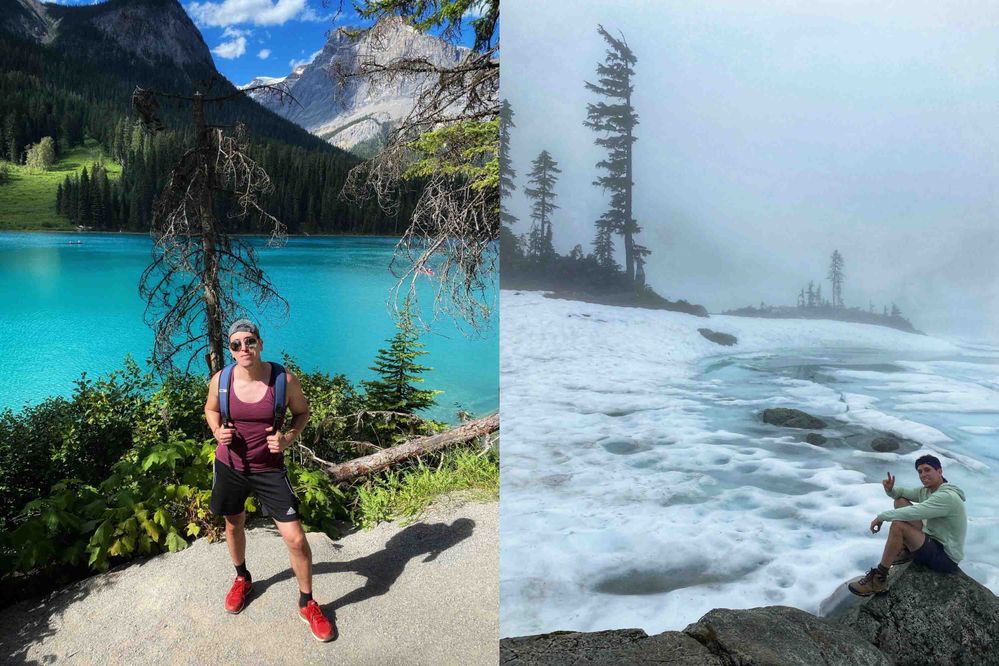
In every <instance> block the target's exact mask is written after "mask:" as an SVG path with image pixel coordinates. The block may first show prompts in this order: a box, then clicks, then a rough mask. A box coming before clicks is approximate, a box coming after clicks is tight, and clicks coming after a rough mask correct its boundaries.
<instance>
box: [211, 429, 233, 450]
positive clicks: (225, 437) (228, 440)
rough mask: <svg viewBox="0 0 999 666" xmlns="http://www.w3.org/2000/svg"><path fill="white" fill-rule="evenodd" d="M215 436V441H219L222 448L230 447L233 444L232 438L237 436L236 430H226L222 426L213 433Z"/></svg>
mask: <svg viewBox="0 0 999 666" xmlns="http://www.w3.org/2000/svg"><path fill="white" fill-rule="evenodd" d="M212 434H213V435H215V441H217V442H218V443H219V444H221V445H222V446H229V445H230V444H232V436H233V435H234V434H236V429H235V428H226V427H225V426H224V425H220V426H219V427H218V428H216V429H215V432H213V433H212Z"/></svg>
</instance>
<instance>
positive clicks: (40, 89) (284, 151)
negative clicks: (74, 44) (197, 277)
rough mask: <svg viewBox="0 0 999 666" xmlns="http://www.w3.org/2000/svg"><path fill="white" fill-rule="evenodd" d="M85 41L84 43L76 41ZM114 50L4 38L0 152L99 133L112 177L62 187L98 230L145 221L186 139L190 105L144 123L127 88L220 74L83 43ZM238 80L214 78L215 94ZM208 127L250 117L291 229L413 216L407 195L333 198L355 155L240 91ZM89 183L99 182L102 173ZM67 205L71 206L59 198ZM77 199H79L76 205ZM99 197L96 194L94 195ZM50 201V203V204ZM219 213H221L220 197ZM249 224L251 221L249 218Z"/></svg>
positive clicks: (258, 154) (274, 201) (350, 228)
mask: <svg viewBox="0 0 999 666" xmlns="http://www.w3.org/2000/svg"><path fill="white" fill-rule="evenodd" d="M79 46H80V48H83V45H82V44H81V45H79ZM97 46H99V47H100V48H106V50H105V51H104V52H105V53H108V52H110V53H117V54H118V57H111V56H105V57H103V58H102V59H101V60H94V58H96V56H87V55H83V54H80V55H79V56H77V55H76V54H74V56H73V57H70V56H68V55H66V52H65V48H66V47H65V45H64V46H63V48H62V49H56V48H52V47H44V46H41V45H39V44H35V43H33V42H27V41H23V40H18V39H16V38H13V37H12V36H10V35H0V159H4V160H8V161H11V162H14V163H18V164H23V163H24V161H25V153H26V148H27V147H28V146H29V145H31V144H35V143H38V142H39V141H41V139H42V138H43V137H46V136H48V137H52V138H53V139H55V140H56V141H55V144H56V147H57V157H58V152H59V151H64V150H66V149H67V148H69V147H72V146H76V145H80V144H82V143H83V142H84V139H85V138H86V137H90V138H93V139H95V140H96V141H97V142H99V143H100V145H101V146H102V147H103V148H104V151H105V153H106V154H107V155H109V156H111V158H112V159H114V160H115V161H117V162H120V163H121V164H122V165H123V168H124V170H123V173H122V176H121V178H120V179H118V180H115V181H111V182H110V183H109V184H108V190H109V192H108V193H107V194H109V195H110V196H106V193H105V192H104V191H103V188H104V185H103V183H100V184H98V185H97V187H98V188H101V189H100V191H95V190H93V187H94V185H93V181H94V178H93V174H92V173H91V174H88V178H87V180H86V181H84V179H83V178H82V177H81V178H78V179H70V182H67V183H64V184H63V188H62V189H63V193H62V197H63V198H62V199H61V200H60V202H59V211H60V212H61V213H62V214H63V215H65V216H66V217H67V219H69V220H71V221H72V222H73V223H75V224H81V225H84V226H87V227H93V228H97V229H114V230H118V229H128V230H133V231H142V230H147V229H148V228H149V223H150V220H151V211H152V206H153V201H154V200H155V197H156V195H157V193H158V192H159V190H160V189H161V188H162V187H163V185H164V183H165V182H166V179H167V177H168V174H169V171H170V169H171V168H172V166H173V164H174V162H175V161H176V160H177V158H178V157H180V155H182V154H183V152H184V151H185V150H186V149H187V148H188V147H189V146H190V145H192V144H193V133H192V131H191V129H190V127H189V122H190V109H189V108H188V109H184V108H175V107H174V106H172V105H168V106H166V107H164V108H163V109H162V110H161V111H162V116H163V119H164V122H165V124H166V126H167V129H166V130H165V131H163V132H160V133H158V134H155V135H153V134H150V133H148V132H145V131H143V130H142V129H141V128H140V126H139V125H138V124H137V122H136V118H135V115H134V113H133V111H132V108H131V95H132V92H133V90H134V89H135V86H136V85H137V84H141V85H142V86H143V87H149V88H155V89H158V90H162V91H166V92H178V93H184V94H189V93H191V92H192V91H193V86H194V85H195V84H194V83H193V82H195V81H203V80H207V79H208V78H210V77H211V76H213V75H216V73H215V72H214V70H210V69H208V68H207V67H205V66H200V67H196V66H187V67H183V68H182V67H178V66H176V65H174V64H173V63H164V64H163V66H160V67H154V66H152V65H150V64H148V63H144V62H142V61H139V60H136V59H135V58H131V57H129V58H125V57H122V56H121V52H120V50H118V49H117V47H116V45H115V44H114V43H113V41H111V40H107V39H104V43H102V44H100V45H90V51H91V52H93V51H98V52H100V49H99V48H96V47H97ZM233 90H234V88H233V87H232V86H231V85H230V84H229V83H228V82H222V83H218V84H216V86H215V88H214V89H213V92H215V93H226V92H231V91H233ZM208 112H209V114H210V117H209V121H210V122H211V123H212V124H217V125H223V126H232V125H234V124H235V123H236V122H242V123H244V124H246V126H247V128H248V130H249V131H248V134H249V137H250V140H251V141H252V149H251V154H252V155H253V156H254V158H255V159H257V160H259V161H260V164H261V166H263V168H264V169H265V170H266V171H267V172H268V174H269V175H270V177H271V179H272V181H273V182H274V185H275V192H274V193H273V194H272V195H270V196H269V197H268V198H267V200H266V204H267V206H268V210H269V212H271V213H272V214H273V215H275V216H276V217H277V218H278V219H280V220H281V221H282V222H284V223H285V224H286V225H288V228H289V231H290V232H292V233H300V232H305V233H379V234H396V233H399V232H400V230H401V229H402V228H403V227H404V223H405V222H406V221H407V220H408V219H409V217H410V215H411V212H412V206H413V202H414V201H415V196H414V197H410V198H408V199H407V200H404V201H403V205H402V206H401V208H400V210H399V212H398V214H396V215H394V216H387V215H386V214H385V213H384V212H383V211H381V210H380V209H379V207H378V206H377V204H376V203H375V202H373V201H368V202H365V203H364V204H363V205H360V206H357V205H352V204H348V203H347V202H345V201H342V200H340V199H339V195H340V191H341V188H342V186H343V183H344V181H345V179H346V175H347V173H348V171H349V170H350V169H351V168H352V167H353V166H355V165H356V164H358V162H359V161H358V159H357V158H355V157H354V156H352V155H350V154H349V153H345V152H343V151H341V150H338V149H336V148H334V147H332V146H330V145H329V144H327V143H325V142H323V141H321V140H319V139H317V138H316V137H313V136H312V135H310V134H309V133H308V132H306V131H305V130H303V129H301V128H300V127H297V126H296V125H294V124H292V123H290V122H288V121H287V120H285V119H283V118H281V117H279V116H277V115H276V114H273V113H271V112H269V111H267V110H265V109H264V108H263V107H261V106H260V105H259V104H257V103H256V102H254V101H253V100H250V99H247V98H238V99H236V100H233V101H232V102H231V103H227V104H225V105H209V109H208ZM97 180H100V177H98V179H97ZM67 201H69V202H71V203H70V204H69V205H67V204H66V202H67ZM81 202H83V205H82V207H81ZM98 202H99V203H98ZM53 203H54V204H55V203H56V202H53ZM220 206H221V210H220V211H218V212H219V213H220V214H222V215H225V214H227V212H228V211H227V210H226V208H227V204H226V202H222V203H220ZM245 226H247V227H249V228H247V229H236V230H235V231H250V230H252V228H253V221H252V220H251V221H250V222H248V223H247V224H246V225H245Z"/></svg>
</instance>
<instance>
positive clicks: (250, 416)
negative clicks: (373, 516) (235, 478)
mask: <svg viewBox="0 0 999 666" xmlns="http://www.w3.org/2000/svg"><path fill="white" fill-rule="evenodd" d="M275 375H276V373H275V372H274V366H273V365H271V377H270V379H269V380H268V382H267V392H266V393H264V397H263V398H261V399H260V401H259V402H243V401H242V400H240V399H239V396H238V395H236V390H235V389H231V390H230V391H229V417H230V418H231V419H232V422H233V424H234V425H235V427H236V434H234V435H233V437H232V441H231V442H230V443H229V446H223V445H222V444H219V445H218V446H217V447H216V449H215V457H216V458H217V459H218V460H219V461H221V462H222V463H223V464H225V465H228V466H229V467H231V468H233V469H234V470H236V471H238V472H272V471H275V470H280V469H283V468H284V454H282V453H271V452H270V449H268V448H267V436H268V435H270V434H273V433H269V432H267V428H268V427H270V426H273V425H274V378H275Z"/></svg>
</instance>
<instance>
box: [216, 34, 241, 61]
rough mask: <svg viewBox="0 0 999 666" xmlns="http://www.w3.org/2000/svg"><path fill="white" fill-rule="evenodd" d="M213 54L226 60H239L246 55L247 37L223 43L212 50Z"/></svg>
mask: <svg viewBox="0 0 999 666" xmlns="http://www.w3.org/2000/svg"><path fill="white" fill-rule="evenodd" d="M212 53H214V54H215V55H217V56H218V57H220V58H225V59H226V60H232V59H234V58H238V57H239V56H241V55H243V54H244V53H246V37H243V36H239V37H237V38H236V39H233V40H232V41H228V42H222V43H221V44H219V45H218V46H216V47H215V48H214V49H212Z"/></svg>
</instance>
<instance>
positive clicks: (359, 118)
mask: <svg viewBox="0 0 999 666" xmlns="http://www.w3.org/2000/svg"><path fill="white" fill-rule="evenodd" d="M467 51H468V50H467V49H464V48H461V47H455V46H452V45H451V44H448V43H447V42H445V41H442V40H440V39H437V38H436V37H433V36H430V35H425V34H423V33H421V32H419V31H418V30H415V29H414V28H412V27H410V26H409V25H407V24H406V23H405V22H404V21H402V19H399V18H392V19H387V20H384V21H382V22H381V23H379V24H378V25H377V26H376V27H375V28H374V29H373V30H371V31H370V32H368V33H367V34H365V35H364V36H363V37H362V38H360V39H358V40H356V41H355V40H352V39H350V38H349V37H347V36H346V35H345V34H344V33H342V32H339V31H337V32H336V33H334V34H333V35H332V36H331V37H330V39H329V40H328V41H327V42H326V45H325V46H324V47H323V49H322V50H321V51H320V52H319V53H318V54H316V57H315V58H314V59H313V60H312V62H310V63H309V64H307V65H302V66H299V67H296V68H295V70H294V71H292V72H291V73H290V74H288V75H287V76H284V77H279V78H270V77H258V78H256V79H254V80H253V81H251V82H250V83H248V84H247V85H246V86H243V87H244V88H246V87H249V86H252V85H260V84H264V83H269V84H272V85H273V84H276V83H283V84H284V86H285V87H286V88H287V89H288V90H289V92H290V93H291V94H292V96H293V97H294V98H295V99H296V100H298V104H295V103H294V102H289V101H285V102H284V103H281V102H280V101H279V100H278V99H277V98H276V97H275V96H273V95H270V94H268V93H267V92H266V91H258V92H256V93H251V95H252V96H253V97H254V98H255V99H256V100H257V101H258V102H260V103H261V104H262V105H264V106H265V107H267V108H268V109H271V110H272V111H274V112H276V113H278V114H280V115H282V116H284V117H285V118H287V119H288V120H291V121H292V122H294V123H297V124H298V125H300V126H302V127H304V128H305V129H307V130H308V131H310V132H312V133H313V134H315V135H316V136H319V137H320V138H322V139H325V140H326V141H329V142H330V143H332V144H333V145H335V146H337V147H340V148H344V149H346V150H352V151H354V152H357V153H359V154H367V153H369V152H370V151H371V149H372V148H374V147H375V145H376V144H379V143H380V142H381V141H382V140H383V138H384V136H385V135H386V134H387V132H388V131H389V130H390V129H391V127H392V126H393V124H395V123H398V122H399V121H400V120H401V119H403V118H404V117H405V116H406V115H407V114H408V113H409V112H410V111H411V110H412V108H413V102H414V99H415V98H416V96H417V94H418V92H419V90H420V89H421V88H422V87H423V86H424V85H425V83H426V79H425V78H421V79H413V78H407V79H400V80H396V81H392V82H389V83H385V82H381V83H378V84H373V83H372V82H370V81H368V80H359V79H349V80H348V81H347V82H346V84H344V85H341V83H340V81H339V78H338V76H337V70H338V69H340V70H343V71H348V72H349V71H354V68H355V67H356V64H357V63H358V62H361V61H365V60H368V59H372V58H374V59H376V60H377V61H378V62H382V63H384V62H391V61H392V60H396V59H398V58H425V59H426V60H428V61H430V62H432V63H433V64H435V65H438V66H453V65H454V64H455V63H457V62H459V61H460V60H461V59H462V58H463V57H464V56H465V54H466V53H467Z"/></svg>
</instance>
